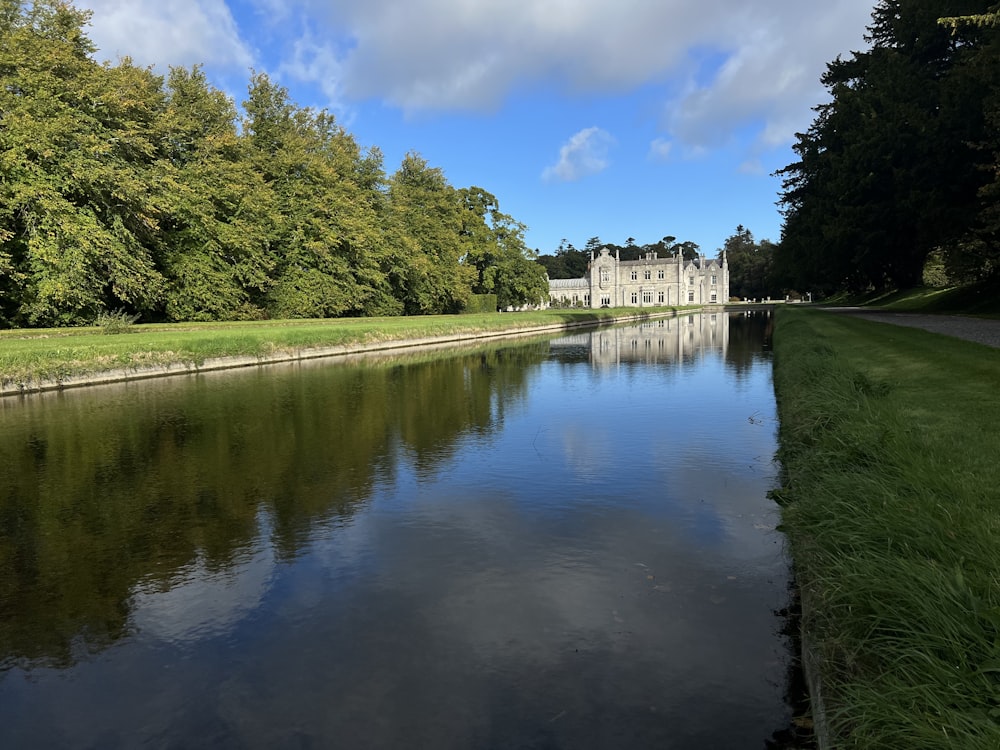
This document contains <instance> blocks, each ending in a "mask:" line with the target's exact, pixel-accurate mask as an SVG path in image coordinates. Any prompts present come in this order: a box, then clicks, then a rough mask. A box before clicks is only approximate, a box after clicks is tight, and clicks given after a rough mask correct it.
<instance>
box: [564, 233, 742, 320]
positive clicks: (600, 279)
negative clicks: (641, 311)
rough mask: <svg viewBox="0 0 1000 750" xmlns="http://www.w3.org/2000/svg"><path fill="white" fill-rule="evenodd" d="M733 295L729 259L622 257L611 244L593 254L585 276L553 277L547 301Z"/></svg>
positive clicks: (702, 300) (677, 301)
mask: <svg viewBox="0 0 1000 750" xmlns="http://www.w3.org/2000/svg"><path fill="white" fill-rule="evenodd" d="M727 301H729V262H728V260H727V259H726V254H725V253H723V254H722V260H721V261H719V260H715V259H712V260H707V259H706V258H705V256H701V257H700V258H697V259H696V260H691V261H685V260H684V259H683V258H682V257H681V255H680V254H677V255H676V256H674V257H671V258H658V257H657V255H656V253H646V256H645V257H644V258H640V259H639V260H620V259H619V256H618V253H617V252H616V253H615V255H614V256H611V255H610V254H609V253H608V249H607V248H601V252H600V255H598V256H597V257H596V258H595V257H594V256H593V254H591V258H590V263H589V264H588V266H587V275H586V276H584V277H583V278H582V279H550V280H549V302H550V303H551V304H552V305H555V306H573V307H590V308H599V307H657V306H665V305H671V306H679V305H712V304H724V303H725V302H727Z"/></svg>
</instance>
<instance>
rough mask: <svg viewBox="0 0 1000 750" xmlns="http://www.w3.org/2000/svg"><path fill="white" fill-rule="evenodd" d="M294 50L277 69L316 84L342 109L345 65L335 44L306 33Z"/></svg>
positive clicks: (332, 104)
mask: <svg viewBox="0 0 1000 750" xmlns="http://www.w3.org/2000/svg"><path fill="white" fill-rule="evenodd" d="M292 50H293V53H292V57H291V59H288V60H285V62H283V63H282V64H281V66H280V68H279V70H278V72H279V73H280V74H282V75H283V76H289V77H291V78H294V79H295V80H298V81H303V82H306V83H314V84H316V85H317V86H319V88H320V90H321V91H322V92H323V94H324V95H325V96H326V97H327V100H328V101H329V103H330V105H331V106H332V107H333V108H334V109H337V110H338V111H343V110H344V107H343V106H342V95H341V80H342V75H343V74H342V70H341V67H342V66H341V63H340V60H339V58H338V55H337V52H336V50H335V49H334V47H333V45H332V44H330V43H328V42H327V43H320V42H317V41H316V40H315V38H314V36H313V35H312V34H311V33H307V34H304V35H303V36H301V37H300V38H299V39H297V40H296V41H295V42H294V44H293V45H292Z"/></svg>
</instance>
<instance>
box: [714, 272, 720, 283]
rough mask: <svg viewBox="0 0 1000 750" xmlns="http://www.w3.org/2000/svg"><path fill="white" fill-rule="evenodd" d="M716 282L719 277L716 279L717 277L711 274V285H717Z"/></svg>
mask: <svg viewBox="0 0 1000 750" xmlns="http://www.w3.org/2000/svg"><path fill="white" fill-rule="evenodd" d="M718 281H719V277H718V276H716V275H715V274H714V273H713V274H712V283H713V284H717V283H718Z"/></svg>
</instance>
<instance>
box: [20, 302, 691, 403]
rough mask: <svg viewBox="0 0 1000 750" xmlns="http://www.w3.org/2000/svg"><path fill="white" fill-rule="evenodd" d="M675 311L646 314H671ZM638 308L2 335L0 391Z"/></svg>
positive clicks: (599, 317) (594, 319)
mask: <svg viewBox="0 0 1000 750" xmlns="http://www.w3.org/2000/svg"><path fill="white" fill-rule="evenodd" d="M672 311H675V308H658V309H655V310H654V309H650V310H644V311H643V313H651V312H655V313H670V312H672ZM636 314H637V311H636V310H635V309H634V308H621V309H609V310H582V309H580V310H576V309H567V310H543V311H538V312H523V313H504V314H497V313H483V314H477V315H428V316H419V317H392V318H346V319H345V318H341V319H336V320H286V321H253V322H239V323H180V324H158V325H126V326H121V327H120V328H116V332H120V333H121V335H110V336H109V335H105V334H107V333H108V332H109V330H108V327H107V326H93V327H89V328H51V329H15V330H4V331H0V385H2V386H8V387H9V386H11V385H16V386H18V387H20V388H28V387H34V386H36V385H38V384H41V383H46V382H59V381H61V380H65V379H66V378H69V377H78V376H87V375H94V374H98V373H102V372H108V371H111V370H121V369H126V370H129V369H137V368H141V367H149V366H156V365H177V364H180V365H188V366H200V365H201V364H203V363H204V362H205V360H208V359H215V358H221V357H258V358H267V357H272V356H276V355H280V354H283V353H296V352H303V351H308V350H310V349H317V348H326V347H335V346H348V345H366V344H374V343H383V342H387V341H398V340H405V339H415V338H429V337H439V336H445V337H448V336H471V335H475V334H481V333H486V332H494V331H505V330H515V329H519V328H530V327H535V326H545V325H570V324H587V323H595V324H596V323H600V322H602V321H608V322H610V321H612V320H614V319H616V318H620V317H622V316H626V315H630V316H634V315H636Z"/></svg>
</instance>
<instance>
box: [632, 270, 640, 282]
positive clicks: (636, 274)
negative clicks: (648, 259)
mask: <svg viewBox="0 0 1000 750" xmlns="http://www.w3.org/2000/svg"><path fill="white" fill-rule="evenodd" d="M638 278H639V272H638V271H633V272H632V281H636V280H638Z"/></svg>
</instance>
